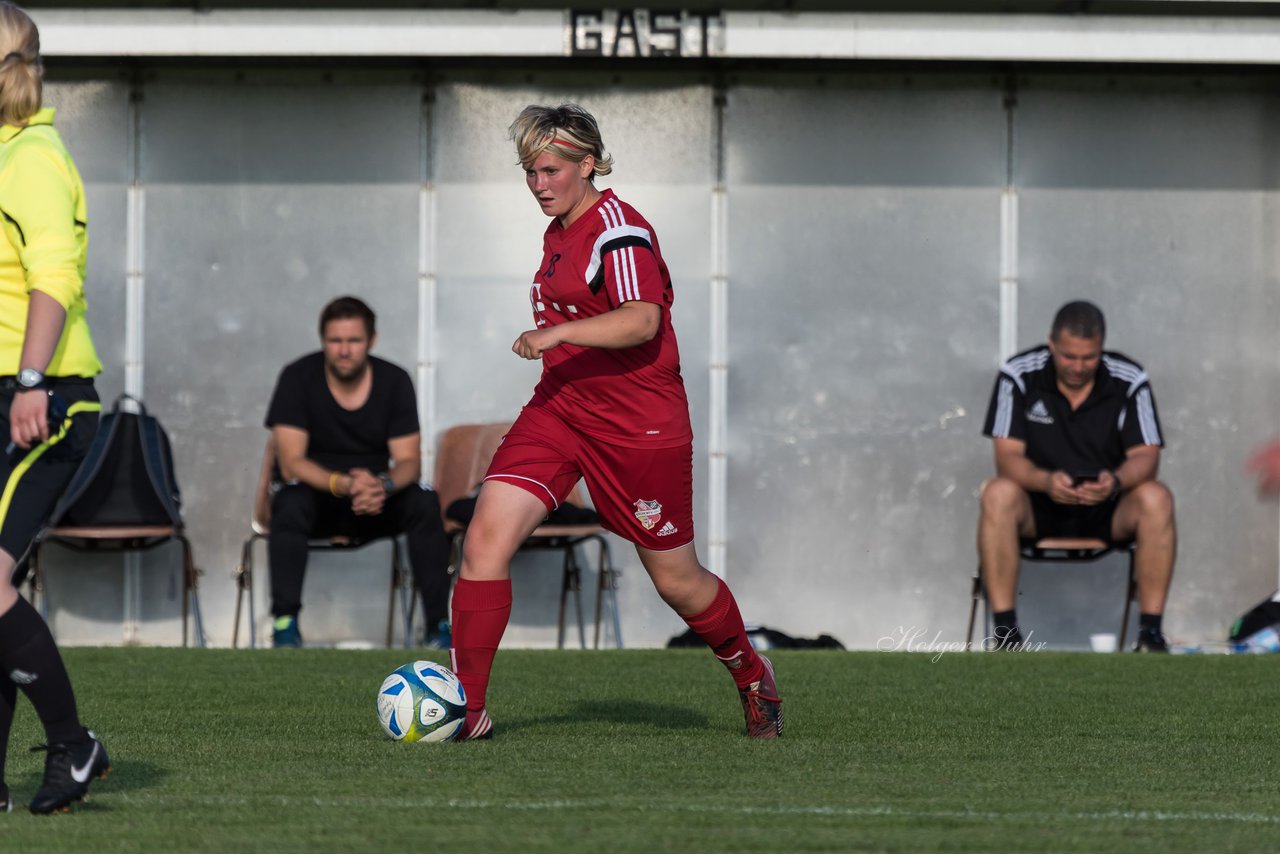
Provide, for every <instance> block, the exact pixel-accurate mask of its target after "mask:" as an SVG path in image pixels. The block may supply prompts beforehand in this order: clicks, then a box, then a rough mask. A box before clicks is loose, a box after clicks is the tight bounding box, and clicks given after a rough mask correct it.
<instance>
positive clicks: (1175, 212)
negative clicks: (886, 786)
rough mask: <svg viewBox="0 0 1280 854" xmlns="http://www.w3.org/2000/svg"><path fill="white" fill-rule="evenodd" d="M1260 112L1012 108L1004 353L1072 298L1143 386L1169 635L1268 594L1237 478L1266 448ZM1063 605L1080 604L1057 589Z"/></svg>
mask: <svg viewBox="0 0 1280 854" xmlns="http://www.w3.org/2000/svg"><path fill="white" fill-rule="evenodd" d="M1275 106H1276V103H1275V99H1274V97H1271V96H1267V95H1262V94H1259V93H1252V92H1239V93H1231V92H1215V93H1213V94H1207V93H1195V92H1191V91H1182V92H1179V91H1169V92H1162V93H1154V94H1153V93H1150V92H1134V91H1124V90H1123V89H1121V90H1120V91H1114V92H1109V93H1100V92H1089V93H1078V92H1061V91H1038V90H1035V89H1029V90H1028V91H1027V92H1025V93H1024V94H1023V95H1022V96H1021V98H1020V99H1019V106H1018V111H1017V137H1016V138H1017V151H1018V155H1017V158H1016V161H1015V162H1016V164H1017V182H1018V184H1019V185H1020V186H1025V189H1024V190H1021V198H1022V203H1021V218H1020V219H1021V221H1020V226H1019V227H1020V238H1021V240H1020V242H1021V248H1020V256H1021V257H1020V262H1021V270H1022V283H1021V286H1020V296H1019V325H1018V328H1019V334H1020V345H1022V346H1030V345H1031V344H1034V343H1036V342H1038V341H1041V340H1043V339H1044V338H1045V337H1046V336H1047V333H1048V328H1049V324H1050V321H1051V319H1052V316H1053V313H1054V311H1056V309H1057V308H1058V307H1059V306H1060V305H1061V304H1062V303H1064V302H1066V301H1068V300H1070V299H1074V298H1085V299H1091V300H1094V301H1095V302H1097V303H1098V304H1099V305H1100V306H1101V307H1102V308H1103V310H1104V311H1105V312H1106V313H1107V321H1108V340H1107V346H1108V347H1111V348H1114V349H1117V350H1120V351H1122V352H1124V353H1126V354H1127V355H1129V356H1131V357H1132V358H1134V359H1137V360H1138V361H1139V362H1141V363H1142V364H1143V365H1144V366H1145V367H1146V369H1147V371H1148V372H1149V374H1150V375H1151V377H1152V383H1153V388H1154V390H1155V394H1156V400H1157V404H1158V406H1159V408H1160V415H1161V419H1162V422H1163V427H1164V430H1165V434H1166V437H1165V438H1166V442H1167V447H1166V450H1165V453H1164V455H1163V461H1162V465H1161V477H1162V478H1163V479H1164V480H1165V481H1166V482H1167V483H1168V484H1169V486H1170V487H1171V488H1172V490H1173V492H1174V497H1175V499H1176V502H1177V514H1178V520H1179V540H1180V543H1179V557H1178V562H1177V565H1176V567H1175V574H1174V582H1173V589H1172V591H1171V594H1170V599H1169V610H1168V615H1169V616H1168V620H1167V622H1166V625H1167V627H1168V631H1169V633H1170V636H1171V637H1174V638H1179V637H1181V638H1189V639H1224V638H1225V633H1226V630H1227V626H1228V625H1229V624H1230V622H1231V621H1232V620H1233V619H1234V618H1235V617H1236V616H1238V615H1239V614H1240V613H1242V612H1243V611H1244V610H1245V609H1246V608H1247V607H1249V606H1251V605H1252V604H1253V603H1254V602H1256V601H1257V600H1260V599H1262V598H1263V597H1264V596H1266V595H1267V594H1269V593H1270V592H1271V591H1272V590H1274V589H1275V586H1276V570H1277V567H1276V554H1277V531H1276V514H1275V507H1274V505H1271V504H1264V503H1260V502H1258V501H1257V500H1256V498H1255V496H1254V495H1253V485H1252V483H1251V482H1250V481H1249V479H1248V478H1247V477H1246V476H1245V475H1244V474H1243V472H1242V464H1243V460H1244V459H1245V458H1246V457H1247V456H1248V454H1249V453H1250V451H1251V450H1252V449H1253V448H1254V447H1256V446H1257V445H1258V444H1260V443H1261V442H1262V441H1264V440H1265V439H1266V438H1268V437H1269V436H1273V435H1275V434H1276V433H1277V429H1276V419H1275V414H1276V412H1277V411H1280V371H1277V360H1276V354H1275V347H1274V342H1275V335H1276V329H1277V327H1278V326H1280V291H1277V288H1276V281H1277V278H1276V271H1277V263H1276V261H1277V258H1276V250H1275V242H1276V241H1275V234H1276V227H1277V220H1278V217H1277V214H1278V213H1280V208H1278V207H1277V203H1278V198H1277V194H1276V192H1275V190H1274V189H1273V188H1274V187H1275V174H1276V162H1277V161H1276V149H1275V145H1274V133H1272V132H1271V130H1270V129H1271V128H1272V127H1273V124H1274V121H1275V119H1274V115H1275ZM1063 592H1064V596H1065V597H1066V598H1065V599H1064V600H1063V607H1064V609H1065V608H1068V607H1069V606H1072V605H1074V606H1077V607H1078V606H1080V605H1082V604H1083V603H1082V602H1080V600H1079V599H1078V598H1075V597H1073V596H1072V595H1071V593H1070V591H1069V590H1065V589H1064V591H1063Z"/></svg>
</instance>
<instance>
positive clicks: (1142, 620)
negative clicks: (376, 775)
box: [1138, 614, 1164, 635]
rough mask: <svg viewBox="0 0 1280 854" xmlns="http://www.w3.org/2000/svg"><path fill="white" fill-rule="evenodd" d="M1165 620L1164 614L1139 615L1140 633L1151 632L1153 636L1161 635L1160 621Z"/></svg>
mask: <svg viewBox="0 0 1280 854" xmlns="http://www.w3.org/2000/svg"><path fill="white" fill-rule="evenodd" d="M1163 619H1164V615H1163V614H1139V615H1138V631H1142V632H1151V633H1152V634H1153V635H1158V634H1160V621H1161V620H1163Z"/></svg>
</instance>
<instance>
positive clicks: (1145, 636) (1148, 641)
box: [1133, 629, 1169, 652]
mask: <svg viewBox="0 0 1280 854" xmlns="http://www.w3.org/2000/svg"><path fill="white" fill-rule="evenodd" d="M1133 651H1134V652H1168V651H1169V642H1168V641H1167V640H1165V639H1164V634H1163V633H1161V632H1159V631H1153V630H1151V629H1141V630H1139V632H1138V642H1137V643H1135V644H1134V645H1133Z"/></svg>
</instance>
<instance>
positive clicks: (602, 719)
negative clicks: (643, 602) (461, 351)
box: [0, 649, 1280, 854]
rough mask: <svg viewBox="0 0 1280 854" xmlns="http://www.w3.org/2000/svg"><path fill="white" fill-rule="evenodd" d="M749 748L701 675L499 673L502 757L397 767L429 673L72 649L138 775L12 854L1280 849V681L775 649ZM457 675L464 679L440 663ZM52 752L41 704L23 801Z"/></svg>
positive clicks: (302, 658) (1133, 662) (364, 657)
mask: <svg viewBox="0 0 1280 854" xmlns="http://www.w3.org/2000/svg"><path fill="white" fill-rule="evenodd" d="M772 655H773V658H774V661H775V663H776V664H777V666H778V679H779V685H780V688H781V690H782V692H783V695H784V697H785V699H786V707H785V708H786V713H787V728H786V735H785V737H784V738H783V739H782V740H780V741H778V742H772V743H770V742H753V741H749V740H748V739H747V738H746V737H745V736H744V735H743V734H742V730H743V723H742V716H741V708H740V706H739V704H738V701H737V695H736V694H735V692H734V689H733V686H732V683H731V681H730V680H729V678H728V676H727V675H726V674H725V673H724V672H723V671H722V670H721V668H720V667H719V666H718V665H717V664H716V663H715V661H714V660H713V659H712V658H711V656H710V655H709V654H707V653H705V652H700V651H692V650H678V651H663V650H643V651H641V650H635V651H620V652H553V651H505V650H504V651H503V652H501V653H500V654H499V655H498V659H497V664H496V668H495V674H494V686H493V687H492V689H491V692H490V696H489V710H490V713H491V714H492V716H493V718H494V720H495V724H496V726H497V728H498V737H497V738H496V739H494V740H493V741H489V742H470V743H462V744H419V745H401V744H396V743H393V742H391V741H390V740H389V739H387V738H386V737H385V736H384V735H383V734H382V731H381V728H380V727H379V726H378V723H377V719H376V715H375V700H374V697H375V694H376V692H377V689H378V686H379V684H380V683H381V681H382V679H383V677H384V676H385V675H386V674H387V673H389V672H390V671H391V670H392V669H394V667H396V666H398V665H399V664H402V663H404V662H406V661H408V660H412V658H413V654H411V653H409V652H405V651H382V650H378V651H339V650H300V651H298V650H279V651H257V652H246V651H240V652H235V651H229V650H214V651H198V650H168V649H163V650H162V649H72V650H68V651H67V652H66V658H67V663H68V667H69V668H70V669H71V672H72V676H73V679H74V680H75V682H76V685H77V690H78V692H79V695H80V704H81V713H82V717H83V719H84V720H85V721H86V723H88V724H89V725H91V726H93V727H95V728H96V729H97V730H98V732H99V734H100V735H102V737H103V739H104V741H105V743H106V745H107V747H108V748H109V750H110V753H111V756H112V760H113V764H114V768H115V770H114V771H113V773H112V775H111V777H110V779H108V780H107V781H106V782H98V783H95V784H94V791H93V794H92V796H91V799H90V800H89V802H88V803H86V804H85V805H84V806H83V807H80V808H79V809H78V810H77V812H76V813H75V814H73V815H69V816H66V815H64V816H54V817H39V818H38V817H35V816H31V815H29V814H28V813H26V812H25V811H21V812H14V813H13V814H11V815H0V826H2V829H0V850H3V851H6V852H8V851H15V852H16V851H49V850H68V851H71V850H74V851H78V852H86V851H88V852H95V854H96V852H105V851H166V852H167V851H190V850H201V851H379V852H383V851H409V850H413V851H420V852H431V851H466V850H471V851H488V850H499V851H608V852H613V851H646V852H651V851H665V850H671V851H690V852H709V851H784V852H786V851H832V850H885V851H914V850H921V849H924V850H933V849H944V850H953V851H954V850H979V849H982V850H986V851H991V850H999V851H1019V850H1053V851H1109V850H1110V851H1132V850H1135V849H1150V850H1162V851H1167V850H1179V851H1207V850H1213V851H1224V850H1242V851H1243V850H1275V848H1276V846H1277V840H1280V803H1277V800H1278V797H1277V792H1278V791H1280V785H1278V783H1280V779H1278V778H1280V773H1278V772H1277V760H1276V758H1275V757H1276V753H1277V747H1278V746H1280V715H1277V714H1276V712H1275V707H1273V706H1272V705H1271V701H1272V700H1273V699H1274V698H1275V696H1276V682H1277V668H1278V667H1280V659H1276V658H1275V657H1267V656H1259V657H1245V656H1240V657H1227V656H1175V657H1162V658H1156V657H1151V656H1134V655H1113V656H1104V655H1089V654H1069V653H1023V654H1006V655H990V654H967V655H966V654H962V653H948V654H946V655H942V656H940V657H938V658H937V659H936V660H935V659H934V657H931V656H929V655H927V654H903V653H845V652H830V651H791V652H787V651H775V652H774V653H773V654H772ZM431 657H433V658H434V659H435V660H438V661H447V659H446V658H445V657H444V656H443V655H433V656H431ZM41 741H43V737H42V735H41V733H40V730H39V728H38V725H37V723H36V721H35V715H34V713H33V711H32V709H31V707H30V706H29V705H28V704H27V703H26V701H25V700H23V699H20V700H19V708H18V720H17V723H16V725H15V728H14V733H13V738H12V741H11V746H10V755H9V763H8V769H7V775H6V777H7V781H8V783H9V785H10V787H11V788H12V789H13V790H14V795H15V798H16V799H17V800H18V801H19V803H20V804H21V805H25V803H26V801H27V800H28V799H29V798H30V796H31V794H32V793H33V792H34V790H35V788H36V786H37V784H38V782H39V776H40V771H41V768H42V765H41V762H42V758H41V756H42V755H41V754H33V753H29V752H27V750H26V747H27V746H28V745H30V744H35V743H38V742H41Z"/></svg>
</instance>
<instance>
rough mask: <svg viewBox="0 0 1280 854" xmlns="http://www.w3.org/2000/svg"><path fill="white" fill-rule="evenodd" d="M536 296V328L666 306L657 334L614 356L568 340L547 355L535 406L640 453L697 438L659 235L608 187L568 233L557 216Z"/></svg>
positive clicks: (547, 239) (548, 234)
mask: <svg viewBox="0 0 1280 854" xmlns="http://www.w3.org/2000/svg"><path fill="white" fill-rule="evenodd" d="M542 246H543V251H542V266H540V267H539V268H538V272H537V273H536V274H535V275H534V277H533V287H532V289H531V290H530V292H529V299H530V301H531V302H532V303H533V319H534V322H535V323H536V324H537V325H538V327H543V326H555V325H556V324H558V323H571V322H573V321H574V320H578V319H581V318H584V317H594V316H596V315H598V314H604V313H605V312H608V311H612V310H613V309H615V308H618V307H619V306H620V305H622V304H623V303H624V302H629V301H631V300H640V301H642V302H651V303H655V304H657V305H658V306H661V307H662V319H661V321H660V323H659V326H658V334H657V335H655V336H654V337H653V338H652V339H651V340H649V341H646V342H645V343H643V344H638V345H636V346H635V347H627V348H624V349H621V350H609V349H605V348H602V347H579V346H576V345H574V344H561V345H560V346H559V347H554V348H552V349H550V350H547V351H546V352H544V353H543V354H542V379H541V380H539V382H538V387H537V388H535V389H534V391H533V398H532V399H531V400H530V401H529V404H528V405H529V406H531V407H540V408H545V409H546V410H547V411H549V412H552V413H554V414H556V415H558V416H559V417H561V418H563V419H564V420H565V421H567V422H568V423H570V424H572V425H573V426H574V427H575V428H576V429H578V430H581V431H582V432H583V433H585V434H587V435H588V436H591V437H593V438H596V439H599V440H600V441H603V442H608V443H611V444H615V445H622V446H625V447H634V448H645V447H648V448H669V447H674V446H676V445H683V444H686V443H688V442H692V441H693V430H692V429H691V428H690V426H689V401H688V398H686V397H685V393H684V380H683V379H682V378H681V376H680V352H679V349H678V348H677V347H676V335H675V330H674V329H673V328H672V326H671V303H672V301H673V300H674V299H675V297H674V294H673V293H672V290H671V276H670V274H669V273H668V272H667V265H666V262H664V261H663V260H662V253H661V252H660V251H659V249H658V237H657V235H656V234H654V233H653V228H652V227H651V226H650V225H649V223H647V222H645V220H644V217H642V216H640V214H638V213H636V210H635V208H633V207H631V206H630V205H628V204H627V203H626V202H624V201H622V200H621V199H619V198H617V197H616V196H615V195H614V194H613V191H612V190H605V191H604V193H603V195H602V196H601V197H600V199H599V200H598V201H597V202H596V203H595V204H594V205H593V206H592V207H591V208H590V209H589V210H588V211H587V212H586V213H584V214H582V216H580V217H579V218H578V219H577V220H576V221H574V223H573V225H571V226H569V228H567V229H566V228H564V227H562V226H561V225H560V220H559V219H558V218H555V219H552V220H551V224H550V225H549V226H548V227H547V232H546V234H545V235H544V236H543V239H542Z"/></svg>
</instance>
